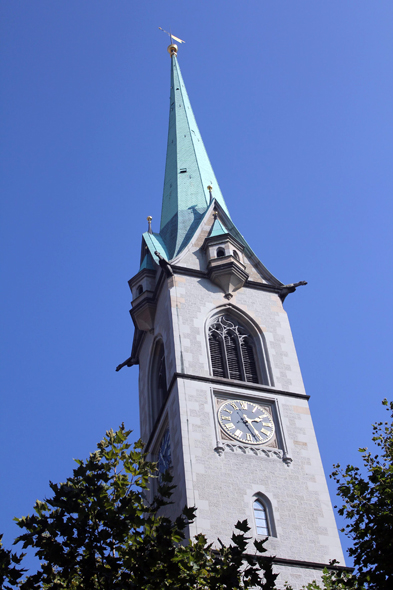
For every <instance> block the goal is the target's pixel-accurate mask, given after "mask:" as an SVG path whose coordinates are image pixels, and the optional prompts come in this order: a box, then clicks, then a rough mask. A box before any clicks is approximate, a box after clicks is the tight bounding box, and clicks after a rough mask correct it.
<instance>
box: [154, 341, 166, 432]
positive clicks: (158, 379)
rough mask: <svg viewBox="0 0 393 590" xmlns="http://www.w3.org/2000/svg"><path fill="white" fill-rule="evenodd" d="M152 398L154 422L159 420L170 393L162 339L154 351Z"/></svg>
mask: <svg viewBox="0 0 393 590" xmlns="http://www.w3.org/2000/svg"><path fill="white" fill-rule="evenodd" d="M151 367H152V368H151V381H150V390H151V391H150V399H151V416H152V420H153V424H154V423H155V421H156V420H157V418H158V416H159V413H160V411H161V408H162V406H163V405H164V402H165V400H166V397H167V394H168V388H167V384H166V366H165V351H164V345H163V343H162V342H161V341H159V342H157V344H156V346H155V348H154V352H153V362H152V366H151Z"/></svg>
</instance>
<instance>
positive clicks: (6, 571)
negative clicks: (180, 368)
mask: <svg viewBox="0 0 393 590" xmlns="http://www.w3.org/2000/svg"><path fill="white" fill-rule="evenodd" d="M129 434H130V431H126V430H125V428H124V425H122V426H121V427H120V428H119V430H118V431H117V432H113V431H108V432H107V433H106V436H105V438H104V439H103V440H102V441H101V442H100V443H99V444H98V448H97V451H96V452H95V453H93V454H91V455H90V457H89V458H88V459H87V460H86V461H80V460H77V461H76V462H77V464H78V465H77V467H76V469H75V470H74V472H73V475H72V477H70V478H68V479H67V481H66V482H65V483H60V484H54V483H50V488H51V490H52V493H53V494H52V496H51V497H50V498H48V499H46V500H44V501H43V502H41V501H37V502H36V504H35V507H34V514H33V515H32V516H26V517H23V518H20V519H16V520H17V524H18V526H19V527H20V528H21V529H22V530H23V531H24V532H23V533H22V534H21V535H20V537H18V539H17V540H16V542H21V543H22V544H23V548H24V549H25V548H28V547H32V548H33V549H34V550H35V553H36V555H37V556H38V557H39V559H40V562H41V563H40V568H39V570H38V571H37V572H36V573H34V574H31V575H29V576H27V577H26V578H25V579H24V580H23V581H22V582H20V578H21V577H22V574H23V570H20V569H18V567H16V566H18V564H19V563H20V560H21V557H22V556H21V557H18V556H16V555H14V554H11V553H10V552H6V551H5V550H3V553H0V560H1V564H2V565H1V568H2V569H0V572H2V575H3V580H2V587H4V588H7V589H8V588H21V589H22V590H38V589H44V588H45V589H50V590H60V589H64V588H68V589H70V588H71V589H72V588H75V589H78V590H96V589H97V590H131V589H132V590H134V589H138V590H156V589H157V590H158V589H160V590H161V589H164V588H171V589H174V590H176V589H178V590H183V589H186V588H187V589H188V588H194V589H197V590H205V589H209V590H226V589H228V590H231V589H239V590H240V589H247V588H251V587H252V588H263V589H265V590H270V589H272V588H274V582H275V578H276V575H275V574H273V573H272V560H271V559H270V558H268V557H265V556H264V555H263V553H264V552H265V551H266V550H265V549H264V546H263V545H264V542H260V541H259V542H258V541H256V542H254V545H255V551H254V554H253V555H250V554H249V553H248V551H247V550H248V546H249V540H250V539H249V538H248V537H247V533H248V531H249V530H250V529H249V527H248V525H247V522H246V521H243V522H238V523H237V525H236V526H235V529H236V530H235V532H234V533H233V535H232V543H231V544H230V545H229V546H224V545H223V544H222V543H221V544H219V547H218V548H213V547H212V545H211V544H209V543H208V542H207V540H206V537H205V536H204V535H201V534H200V535H197V536H196V537H195V538H194V539H192V540H188V541H187V540H186V530H187V527H188V524H190V523H192V521H193V520H194V518H195V509H194V508H187V507H185V508H184V509H183V511H182V513H181V514H180V515H179V517H178V518H177V519H176V520H175V521H171V520H170V519H168V518H166V517H164V516H162V515H160V510H161V509H162V508H163V507H164V506H165V505H167V504H168V503H169V502H170V495H171V491H172V489H173V486H172V485H171V478H170V477H169V476H168V475H164V476H163V477H162V478H161V479H160V480H159V481H157V483H158V493H157V496H156V497H155V498H154V500H153V501H152V502H151V503H148V502H147V500H146V496H147V494H146V492H147V490H148V488H149V486H150V485H151V481H152V478H154V477H157V470H156V465H155V464H154V463H151V462H149V461H147V459H146V455H145V454H144V452H143V445H142V444H141V443H140V442H138V443H136V444H135V445H134V446H133V447H131V445H130V443H129V442H128V436H129ZM13 564H15V565H13Z"/></svg>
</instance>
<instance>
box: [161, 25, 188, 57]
mask: <svg viewBox="0 0 393 590" xmlns="http://www.w3.org/2000/svg"><path fill="white" fill-rule="evenodd" d="M158 28H159V29H160V31H162V32H163V33H166V34H167V35H169V38H170V40H171V44H170V45H169V46H168V53H169V55H170V56H171V57H172V56H173V55H177V45H175V44H174V42H173V40H175V41H177V42H178V43H185V41H183V39H179V37H175V35H172V33H171V32H169V33H168V31H165V30H164V29H162V28H161V27H158Z"/></svg>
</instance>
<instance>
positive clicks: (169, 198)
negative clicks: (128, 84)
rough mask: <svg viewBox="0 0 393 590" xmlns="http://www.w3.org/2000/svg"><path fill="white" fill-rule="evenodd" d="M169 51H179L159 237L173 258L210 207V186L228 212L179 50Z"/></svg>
mask: <svg viewBox="0 0 393 590" xmlns="http://www.w3.org/2000/svg"><path fill="white" fill-rule="evenodd" d="M169 48H176V50H172V51H171V52H170V53H171V96H170V111H169V131H168V146H167V155H166V166H165V181H164V195H163V201H162V212H161V227H160V236H161V238H162V240H163V241H164V243H165V246H166V249H167V252H168V256H169V258H170V259H171V258H174V257H175V256H177V254H179V252H181V251H182V250H183V248H184V247H185V246H186V245H187V244H188V242H189V241H190V239H191V238H192V236H193V234H194V232H195V230H196V229H197V227H198V225H199V223H200V221H201V219H202V217H203V214H204V213H205V212H206V210H207V208H208V207H209V205H210V194H209V189H208V188H207V187H208V186H209V185H211V186H212V195H213V197H214V198H215V199H216V200H217V202H218V203H220V205H221V207H222V208H223V209H224V211H225V212H226V213H227V214H228V215H229V213H228V209H227V207H226V204H225V201H224V198H223V196H222V194H221V191H220V187H219V186H218V182H217V180H216V177H215V174H214V172H213V168H212V166H211V164H210V161H209V158H208V155H207V153H206V150H205V146H204V145H203V141H202V137H201V135H200V133H199V129H198V126H197V124H196V121H195V117H194V114H193V112H192V108H191V104H190V101H189V98H188V94H187V90H186V87H185V85H184V82H183V78H182V75H181V72H180V68H179V64H178V61H177V56H176V52H177V47H176V46H175V45H170V46H169ZM169 48H168V51H169ZM206 94H207V92H206Z"/></svg>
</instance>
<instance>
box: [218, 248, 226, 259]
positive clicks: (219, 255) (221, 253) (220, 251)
mask: <svg viewBox="0 0 393 590" xmlns="http://www.w3.org/2000/svg"><path fill="white" fill-rule="evenodd" d="M216 256H217V258H222V257H223V256H225V250H224V248H217V252H216Z"/></svg>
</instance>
